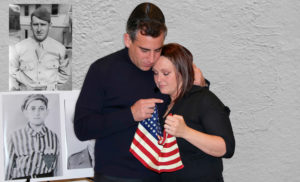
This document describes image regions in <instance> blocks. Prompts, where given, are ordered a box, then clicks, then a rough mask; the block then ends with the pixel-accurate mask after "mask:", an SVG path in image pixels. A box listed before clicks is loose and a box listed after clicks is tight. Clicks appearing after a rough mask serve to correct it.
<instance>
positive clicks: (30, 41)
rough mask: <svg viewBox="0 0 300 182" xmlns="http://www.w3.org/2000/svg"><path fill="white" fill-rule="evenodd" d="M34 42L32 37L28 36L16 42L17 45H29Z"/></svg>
mask: <svg viewBox="0 0 300 182" xmlns="http://www.w3.org/2000/svg"><path fill="white" fill-rule="evenodd" d="M31 44H33V39H32V38H31V37H28V38H27V39H23V40H21V41H20V42H18V43H16V45H15V47H16V48H20V47H27V46H29V45H31Z"/></svg>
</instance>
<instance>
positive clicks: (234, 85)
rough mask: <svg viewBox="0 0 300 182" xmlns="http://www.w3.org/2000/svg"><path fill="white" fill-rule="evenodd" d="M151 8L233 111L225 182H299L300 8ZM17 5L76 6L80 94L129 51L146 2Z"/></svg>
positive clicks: (290, 0)
mask: <svg viewBox="0 0 300 182" xmlns="http://www.w3.org/2000/svg"><path fill="white" fill-rule="evenodd" d="M150 1H151V2H154V3H155V4H157V5H158V6H159V7H160V8H161V9H162V11H163V12H164V14H165V16H166V20H167V26H168V28H169V31H168V36H167V39H166V43H168V42H178V43H181V44H183V45H184V46H186V47H187V48H188V49H190V50H191V52H192V53H193V54H194V58H195V63H196V64H197V66H198V67H200V68H201V69H202V71H203V73H204V75H205V77H206V78H207V79H209V80H210V82H211V90H212V91H213V92H214V93H216V94H217V95H218V96H219V97H220V98H221V100H222V101H223V102H224V103H225V104H226V105H228V106H230V108H231V111H232V113H231V122H232V125H233V129H234V132H235V137H236V153H235V155H234V157H233V158H232V159H230V160H224V176H225V180H226V181H227V182H241V181H242V182H253V181H255V182H265V181H275V182H282V181H288V182H296V181H300V176H299V171H300V155H299V154H300V144H299V141H300V140H299V139H300V137H299V136H300V134H299V131H300V123H299V122H300V96H299V92H300V81H299V78H300V71H299V70H300V1H299V0H286V1H279V0H278V1H276V0H275V1H274V0H246V1H241V0H203V1H200V0H189V1H174V0H160V1H158V0H157V1H152V0H150ZM12 2H15V3H22V2H28V3H38V2H48V3H49V2H55V3H68V2H70V3H72V4H73V30H74V31H73V48H74V49H73V70H72V71H73V89H80V88H81V85H82V82H83V79H84V77H85V74H86V72H87V69H88V67H89V65H90V64H91V63H92V62H93V61H95V60H96V59H97V58H100V57H102V56H104V55H107V54H109V53H111V52H114V51H116V50H118V49H121V48H122V47H124V44H123V33H124V31H125V22H126V20H127V18H128V15H129V13H130V12H131V11H132V9H133V8H134V7H135V6H136V5H137V4H138V3H139V2H142V1H138V0H131V1H128V0H87V1H80V0H74V1H67V0H61V1H60V0H55V1H51V0H49V1H42V0H40V1H34V0H28V1H21V0H14V1H10V3H12ZM0 7H1V8H0V16H1V19H0V22H1V26H0V34H1V36H0V55H1V57H0V69H1V71H0V73H1V74H0V90H1V91H7V88H8V83H7V80H8V70H7V68H8V46H7V45H8V0H1V3H0ZM116 74H117V73H116Z"/></svg>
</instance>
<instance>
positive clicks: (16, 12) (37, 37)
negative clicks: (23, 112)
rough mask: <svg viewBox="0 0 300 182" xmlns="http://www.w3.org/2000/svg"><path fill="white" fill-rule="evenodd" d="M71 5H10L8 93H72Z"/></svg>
mask: <svg viewBox="0 0 300 182" xmlns="http://www.w3.org/2000/svg"><path fill="white" fill-rule="evenodd" d="M71 61H72V7H71V5H70V4H10V5H9V90H10V91H27V90H48V91H55V90H71V89H72V75H71Z"/></svg>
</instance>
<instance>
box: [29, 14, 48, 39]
mask: <svg viewBox="0 0 300 182" xmlns="http://www.w3.org/2000/svg"><path fill="white" fill-rule="evenodd" d="M31 30H32V33H33V37H34V38H35V40H36V41H38V42H41V41H43V40H45V39H46V38H47V36H48V33H49V30H50V23H48V22H47V21H45V20H42V19H39V18H38V17H36V16H33V17H32V19H31Z"/></svg>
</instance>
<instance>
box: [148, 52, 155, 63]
mask: <svg viewBox="0 0 300 182" xmlns="http://www.w3.org/2000/svg"><path fill="white" fill-rule="evenodd" d="M149 62H150V63H154V62H155V53H154V52H150V53H149Z"/></svg>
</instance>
